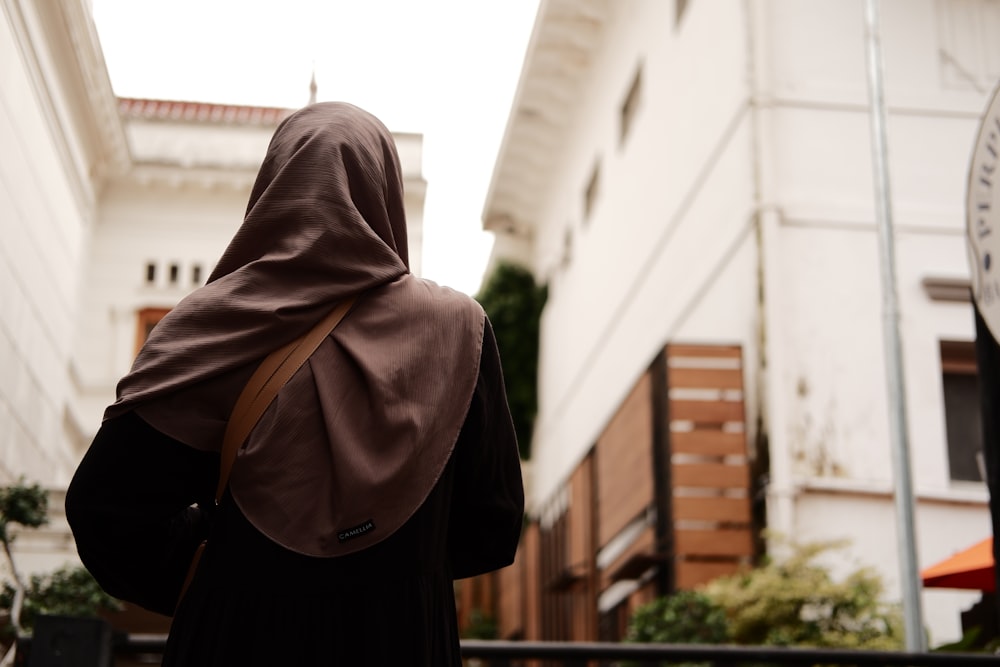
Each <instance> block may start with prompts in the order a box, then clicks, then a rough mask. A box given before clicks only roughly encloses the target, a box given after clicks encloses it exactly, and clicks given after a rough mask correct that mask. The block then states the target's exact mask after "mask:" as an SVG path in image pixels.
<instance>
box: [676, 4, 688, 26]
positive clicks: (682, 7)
mask: <svg viewBox="0 0 1000 667" xmlns="http://www.w3.org/2000/svg"><path fill="white" fill-rule="evenodd" d="M687 7H688V0H674V26H675V27H676V26H679V25H680V24H681V21H682V20H683V19H684V12H685V11H686V10H687Z"/></svg>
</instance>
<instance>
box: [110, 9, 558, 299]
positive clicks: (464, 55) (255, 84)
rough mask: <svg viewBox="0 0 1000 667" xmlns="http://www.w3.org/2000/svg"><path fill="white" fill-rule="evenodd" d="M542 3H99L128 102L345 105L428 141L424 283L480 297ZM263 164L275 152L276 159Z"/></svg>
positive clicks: (114, 75) (115, 82) (117, 83)
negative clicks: (502, 165)
mask: <svg viewBox="0 0 1000 667" xmlns="http://www.w3.org/2000/svg"><path fill="white" fill-rule="evenodd" d="M537 7H538V0H172V1H171V2H166V1H164V0H93V12H94V20H95V22H96V24H97V29H98V33H99V36H100V40H101V45H102V47H103V50H104V57H105V60H106V61H107V66H108V71H109V74H110V76H111V83H112V86H113V87H114V90H115V93H116V94H117V95H119V96H122V97H142V98H153V99H168V100H183V101H198V102H217V103H224V104H247V105H259V106H278V107H288V108H297V107H300V106H302V105H304V104H305V103H306V102H307V101H308V98H309V79H310V76H311V75H312V71H313V68H314V67H315V71H316V79H317V83H318V85H319V92H318V99H319V100H320V101H323V100H344V101H347V102H351V103H354V104H356V105H358V106H360V107H362V108H365V109H367V110H368V111H370V112H372V113H373V114H375V115H376V116H378V117H379V118H380V119H381V120H382V121H383V122H384V123H385V124H386V125H387V126H388V127H389V129H391V130H394V131H400V132H420V133H422V134H423V135H424V164H423V167H424V177H425V178H426V179H427V181H428V190H427V201H426V205H425V208H424V254H423V274H424V276H425V277H427V278H430V279H431V280H435V281H437V282H439V283H442V284H445V285H449V286H451V287H454V288H456V289H459V290H462V291H464V292H467V293H469V294H473V293H475V291H476V290H477V289H478V287H479V283H480V280H481V278H482V272H483V268H484V266H485V263H486V260H487V257H488V256H489V251H490V248H491V246H492V235H490V234H487V233H485V232H483V231H482V223H481V214H482V208H483V203H484V200H485V197H486V190H487V188H488V187H489V181H490V177H491V175H492V171H493V164H494V161H495V159H496V154H497V150H498V149H499V146H500V141H501V139H502V137H503V131H504V127H505V125H506V122H507V115H508V113H509V111H510V105H511V102H512V100H513V95H514V90H515V88H516V86H517V80H518V76H519V75H520V71H521V64H522V61H523V57H524V50H525V48H526V46H527V43H528V38H529V36H530V33H531V28H532V24H533V21H534V18H535V13H536V11H537ZM262 157H263V156H262Z"/></svg>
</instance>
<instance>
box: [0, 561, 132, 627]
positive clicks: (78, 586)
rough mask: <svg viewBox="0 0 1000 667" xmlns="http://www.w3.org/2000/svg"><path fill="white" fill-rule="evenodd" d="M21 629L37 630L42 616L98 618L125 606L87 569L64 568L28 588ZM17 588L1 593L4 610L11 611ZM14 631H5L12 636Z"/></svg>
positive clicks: (0, 606) (33, 581) (37, 576)
mask: <svg viewBox="0 0 1000 667" xmlns="http://www.w3.org/2000/svg"><path fill="white" fill-rule="evenodd" d="M26 593H27V595H26V596H25V601H24V608H23V609H22V611H21V625H22V626H23V627H24V629H25V630H31V628H32V627H34V623H35V619H36V618H37V617H38V616H39V615H41V614H48V615H56V616H74V617H78V618H94V617H96V616H97V615H98V614H99V613H100V612H101V611H117V610H119V609H121V604H120V603H119V602H118V600H116V599H115V598H113V597H111V596H110V595H108V594H107V593H105V592H104V589H102V588H101V587H100V585H99V584H98V583H97V581H96V580H95V579H94V577H93V576H91V574H90V572H88V571H87V570H86V568H83V567H79V566H77V567H70V566H67V567H62V568H59V569H58V570H55V571H54V572H50V573H48V574H35V575H32V576H31V582H30V584H29V585H28V587H27V591H26ZM13 600H14V588H13V587H12V586H11V585H10V584H4V590H3V592H2V593H0V609H10V607H11V603H12V602H13ZM12 630H13V628H11V627H10V626H8V627H7V628H4V634H9V633H10V632H11V631H12Z"/></svg>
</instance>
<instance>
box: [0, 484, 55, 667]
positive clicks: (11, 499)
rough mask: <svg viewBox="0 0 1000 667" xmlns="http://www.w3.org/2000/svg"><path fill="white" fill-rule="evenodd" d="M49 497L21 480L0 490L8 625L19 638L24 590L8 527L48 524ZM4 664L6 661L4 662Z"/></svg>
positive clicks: (33, 526)
mask: <svg viewBox="0 0 1000 667" xmlns="http://www.w3.org/2000/svg"><path fill="white" fill-rule="evenodd" d="M48 509H49V497H48V495H47V494H46V493H45V490H44V489H43V488H42V487H41V486H39V485H38V484H32V485H26V484H25V482H24V478H21V480H20V481H19V483H18V484H17V485H15V486H10V487H6V488H2V489H0V542H2V543H3V550H4V554H5V555H6V556H7V564H8V565H9V566H10V574H11V577H12V578H13V580H14V581H13V584H12V585H10V588H11V589H12V593H11V603H10V624H11V625H12V626H13V629H14V633H15V635H16V636H18V637H19V636H21V634H22V632H23V628H22V627H21V608H22V607H23V606H24V594H25V586H24V580H23V579H22V578H21V574H20V573H19V572H18V570H17V564H16V563H15V562H14V554H13V553H12V552H11V544H12V543H13V541H14V536H13V535H11V534H10V525H11V524H14V523H17V524H20V525H22V526H25V527H27V528H38V527H39V526H43V525H45V524H46V523H47V522H48V516H47V514H48ZM5 661H6V658H5Z"/></svg>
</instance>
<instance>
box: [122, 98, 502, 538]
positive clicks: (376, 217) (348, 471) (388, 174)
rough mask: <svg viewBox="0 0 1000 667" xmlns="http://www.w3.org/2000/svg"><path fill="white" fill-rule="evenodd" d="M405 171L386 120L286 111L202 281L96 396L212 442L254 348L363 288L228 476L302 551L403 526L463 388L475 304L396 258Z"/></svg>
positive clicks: (459, 406)
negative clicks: (112, 392)
mask: <svg viewBox="0 0 1000 667" xmlns="http://www.w3.org/2000/svg"><path fill="white" fill-rule="evenodd" d="M402 183H403V182H402V176H401V172H400V166H399V158H398V156H397V154H396V148H395V144H394V142H393V138H392V135H391V134H390V132H389V131H388V130H387V129H386V128H385V127H384V126H383V125H382V123H381V122H379V121H378V120H377V119H376V118H374V117H373V116H371V115H370V114H368V113H366V112H365V111H362V110H361V109H358V108H357V107H354V106H351V105H349V104H344V103H321V104H313V105H310V106H308V107H306V108H304V109H302V110H300V111H298V112H296V113H294V114H292V115H291V116H289V117H288V118H287V119H285V120H284V121H283V122H282V123H281V125H279V126H278V129H277V130H276V132H275V134H274V137H273V139H272V140H271V144H270V146H269V147H268V150H267V155H266V156H265V158H264V161H263V163H262V165H261V168H260V172H259V174H258V176H257V180H256V183H255V184H254V187H253V190H252V192H251V194H250V202H249V205H248V207H247V212H246V217H245V218H244V221H243V225H242V226H241V227H240V229H239V230H238V231H237V233H236V235H235V237H234V238H233V240H232V242H231V243H230V244H229V247H228V248H227V249H226V251H225V253H224V254H223V256H222V258H221V259H220V261H219V263H218V266H217V267H216V268H215V271H213V273H212V275H211V276H210V277H209V280H208V283H207V284H206V285H205V286H204V287H202V288H200V289H198V290H196V291H195V292H193V293H192V294H190V295H189V296H188V297H187V298H185V299H184V300H183V301H181V302H180V303H179V304H178V305H177V307H176V308H175V309H174V310H173V311H171V312H170V314H168V315H167V316H166V317H165V318H164V319H163V320H162V321H161V322H160V323H159V324H158V325H157V326H156V328H155V329H154V330H153V332H152V334H151V335H150V337H149V339H148V340H147V342H146V344H145V345H144V346H143V348H142V350H141V351H140V352H139V356H138V357H137V358H136V360H135V363H134V365H133V367H132V370H131V371H130V372H129V374H128V375H126V376H125V377H124V378H122V380H121V382H120V383H119V385H118V399H117V401H116V402H115V403H114V404H113V405H111V406H110V407H109V408H108V409H107V411H106V413H105V419H108V418H111V417H115V416H117V415H121V414H124V413H126V412H128V411H130V410H134V411H136V412H137V413H138V414H139V415H140V416H141V417H142V418H143V419H145V420H146V421H147V422H148V423H149V424H151V425H152V426H153V427H155V428H156V429H158V430H160V431H161V432H163V433H166V434H167V435H169V436H171V437H173V438H175V439H177V440H179V441H181V442H183V443H186V444H187V445H189V446H191V447H195V448H197V449H202V450H208V451H219V449H220V448H221V443H222V435H223V432H224V430H225V426H226V422H227V420H228V418H229V413H230V411H231V410H232V408H233V406H234V404H235V402H236V398H237V395H238V394H239V392H240V391H241V389H242V388H243V385H244V384H245V383H246V381H247V380H248V379H249V377H250V374H251V373H252V372H253V370H254V368H255V367H256V365H257V364H258V363H259V362H260V361H261V360H262V359H263V357H265V356H266V355H267V354H268V353H270V352H271V351H272V350H273V349H275V348H277V347H279V346H280V345H282V344H284V343H286V342H288V341H290V340H292V339H294V338H296V337H297V336H299V335H301V334H302V333H304V332H305V331H307V330H308V329H309V328H310V327H312V325H313V324H315V323H316V322H317V321H319V320H320V319H321V318H322V317H323V316H324V315H326V314H327V313H328V312H329V311H330V310H332V309H333V307H334V306H335V305H336V304H337V303H338V302H339V301H341V300H342V299H343V298H345V297H346V296H348V295H352V294H360V295H361V298H360V300H359V301H358V303H357V304H356V305H355V306H354V308H353V309H352V310H351V312H350V313H349V314H348V315H347V317H346V318H345V319H344V321H343V322H342V323H341V324H340V326H339V327H338V328H337V329H336V330H335V331H334V332H333V333H332V334H331V335H330V336H329V337H328V338H327V339H326V340H325V341H324V342H323V343H322V344H321V345H320V347H319V348H318V349H317V350H316V352H315V353H314V354H313V356H312V357H311V358H310V360H309V362H307V363H306V364H305V365H304V366H303V367H302V368H301V369H300V370H299V371H298V373H296V375H295V376H294V377H292V379H291V380H290V381H289V382H288V384H287V385H285V387H284V388H283V389H282V390H281V392H280V393H279V394H278V396H277V398H276V399H275V400H274V403H272V404H271V406H270V407H269V408H268V410H267V412H265V414H264V416H263V417H262V418H261V420H260V422H259V423H258V425H257V427H256V428H255V429H254V430H253V432H252V433H251V434H250V437H249V438H248V439H247V441H246V443H245V444H244V446H243V448H242V449H241V450H240V452H239V455H238V457H237V460H236V463H235V465H234V466H233V471H232V476H231V478H230V491H231V492H232V495H233V497H234V499H235V501H236V502H237V504H238V505H239V507H240V509H241V510H242V511H243V513H244V514H245V515H246V516H247V518H248V519H249V520H250V521H251V522H252V523H253V524H254V525H255V526H256V527H257V528H258V529H259V530H260V531H261V532H263V533H264V534H265V535H267V536H268V537H270V538H271V539H273V540H274V541H276V542H278V543H279V544H282V545H283V546H285V547H287V548H289V549H292V550H294V551H297V552H299V553H303V554H308V555H314V556H336V555H341V554H345V553H351V552H354V551H358V550H360V549H363V548H365V547H367V546H370V545H372V544H375V543H377V542H379V541H381V540H383V539H385V538H386V537H388V536H389V535H391V534H392V533H393V532H394V531H395V530H396V529H397V528H399V526H401V525H402V524H403V523H404V522H405V521H406V520H407V519H408V518H409V517H410V516H411V515H412V514H413V512H414V511H416V509H417V508H418V507H419V506H420V505H421V503H423V501H424V500H425V498H426V497H427V494H428V493H429V492H430V490H431V489H432V488H433V486H434V484H435V483H436V481H437V479H438V477H439V476H440V474H441V472H442V470H443V469H444V466H445V464H446V463H447V461H448V458H449V457H450V455H451V451H452V449H453V448H454V445H455V442H456V440H457V438H458V434H459V431H460V429H461V427H462V424H463V422H464V420H465V415H466V412H467V411H468V407H469V404H470V401H471V398H472V393H473V391H474V388H475V384H476V379H477V377H478V373H479V358H480V353H481V349H482V340H483V327H484V322H485V316H484V314H483V311H482V309H481V308H480V307H479V305H478V304H477V303H476V302H475V301H473V300H472V299H470V298H469V297H468V296H466V295H464V294H461V293H459V292H456V291H453V290H450V289H447V288H444V287H440V286H438V285H436V284H434V283H432V282H430V281H427V280H421V279H418V278H415V277H413V276H412V275H411V274H410V273H409V268H408V256H407V240H406V220H405V213H404V208H403V185H402Z"/></svg>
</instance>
